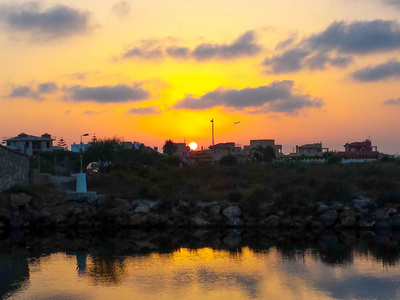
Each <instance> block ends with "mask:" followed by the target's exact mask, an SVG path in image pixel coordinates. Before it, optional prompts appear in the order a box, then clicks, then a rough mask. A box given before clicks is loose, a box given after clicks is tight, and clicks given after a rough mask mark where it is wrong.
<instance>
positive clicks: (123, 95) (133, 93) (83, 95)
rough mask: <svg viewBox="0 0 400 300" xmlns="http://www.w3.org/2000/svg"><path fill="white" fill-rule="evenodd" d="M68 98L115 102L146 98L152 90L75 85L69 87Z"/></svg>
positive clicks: (130, 87)
mask: <svg viewBox="0 0 400 300" xmlns="http://www.w3.org/2000/svg"><path fill="white" fill-rule="evenodd" d="M67 93H68V94H69V95H68V96H67V97H66V100H68V99H73V100H75V101H94V102H99V103H115V102H130V101H139V100H145V99H148V98H149V97H150V92H149V91H146V90H144V89H142V88H141V87H136V86H128V85H122V84H119V85H115V86H106V85H103V86H98V87H83V86H80V85H78V86H73V87H69V88H67Z"/></svg>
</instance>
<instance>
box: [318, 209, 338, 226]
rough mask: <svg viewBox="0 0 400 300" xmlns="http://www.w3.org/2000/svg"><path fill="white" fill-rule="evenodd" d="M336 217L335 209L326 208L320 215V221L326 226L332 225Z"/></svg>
mask: <svg viewBox="0 0 400 300" xmlns="http://www.w3.org/2000/svg"><path fill="white" fill-rule="evenodd" d="M337 218H338V213H337V211H336V210H328V211H326V212H324V213H323V214H322V215H321V216H320V220H321V222H322V223H323V224H324V225H325V226H326V227H332V226H333V225H334V224H335V222H336V220H337Z"/></svg>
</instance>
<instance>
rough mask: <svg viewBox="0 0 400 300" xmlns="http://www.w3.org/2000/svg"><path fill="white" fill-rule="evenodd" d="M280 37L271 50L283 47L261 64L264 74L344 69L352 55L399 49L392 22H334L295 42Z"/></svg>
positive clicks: (397, 32) (399, 32)
mask: <svg viewBox="0 0 400 300" xmlns="http://www.w3.org/2000/svg"><path fill="white" fill-rule="evenodd" d="M292 44H293V40H292V39H287V40H284V41H282V42H280V43H278V45H277V46H276V48H275V50H284V51H283V52H281V53H278V54H276V55H274V56H272V57H267V58H265V59H264V61H263V62H262V63H261V65H262V66H263V67H266V68H265V70H264V72H266V73H273V74H279V73H287V72H296V71H300V70H303V69H309V70H324V69H326V68H327V66H333V67H337V68H345V67H347V66H348V65H349V64H351V63H352V62H353V56H354V55H367V54H371V53H380V52H387V51H393V50H397V49H400V26H399V24H398V23H397V22H396V21H385V20H374V21H355V22H352V23H346V22H344V21H341V22H334V23H332V24H331V25H329V26H328V27H327V28H326V29H325V30H323V31H322V32H320V33H317V34H313V35H311V36H309V37H306V38H304V39H303V40H301V41H300V42H299V43H297V44H296V45H293V46H292V47H291V48H289V49H287V47H288V46H289V45H292Z"/></svg>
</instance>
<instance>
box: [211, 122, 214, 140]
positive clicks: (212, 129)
mask: <svg viewBox="0 0 400 300" xmlns="http://www.w3.org/2000/svg"><path fill="white" fill-rule="evenodd" d="M211 131H212V146H214V119H211Z"/></svg>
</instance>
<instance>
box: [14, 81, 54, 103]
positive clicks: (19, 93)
mask: <svg viewBox="0 0 400 300" xmlns="http://www.w3.org/2000/svg"><path fill="white" fill-rule="evenodd" d="M57 90H58V87H57V85H56V84H55V83H54V82H46V83H41V84H39V85H38V86H37V88H36V89H34V88H32V87H30V86H26V85H21V86H17V87H15V88H13V90H12V91H11V93H10V94H9V95H8V96H7V98H31V99H34V100H43V98H42V97H41V96H42V94H53V93H55V92H56V91H57Z"/></svg>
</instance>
